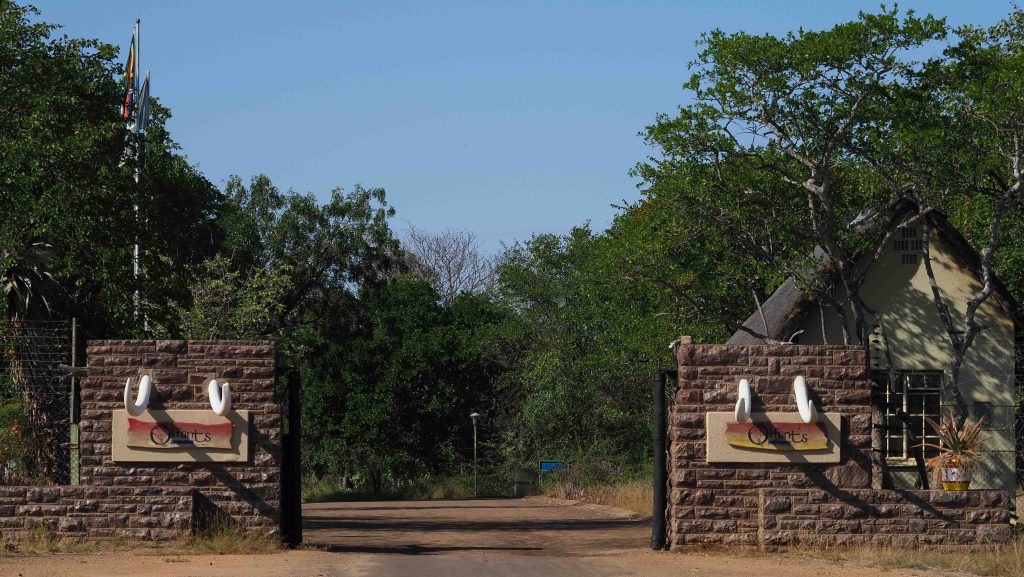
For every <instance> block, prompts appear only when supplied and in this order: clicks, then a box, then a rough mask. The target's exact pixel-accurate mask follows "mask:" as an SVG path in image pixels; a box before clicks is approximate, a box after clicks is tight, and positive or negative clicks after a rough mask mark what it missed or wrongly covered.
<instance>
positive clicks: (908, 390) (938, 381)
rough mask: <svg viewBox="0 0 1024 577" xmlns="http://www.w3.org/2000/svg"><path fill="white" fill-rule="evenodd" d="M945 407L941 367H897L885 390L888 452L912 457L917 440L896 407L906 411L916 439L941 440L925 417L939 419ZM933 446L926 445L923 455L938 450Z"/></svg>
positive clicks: (890, 454)
mask: <svg viewBox="0 0 1024 577" xmlns="http://www.w3.org/2000/svg"><path fill="white" fill-rule="evenodd" d="M941 407H942V371H897V372H896V373H895V380H894V381H893V383H892V386H891V387H890V390H888V391H887V392H886V407H885V425H886V431H885V453H886V454H885V456H886V457H888V458H890V459H911V458H913V455H914V453H913V447H914V444H915V441H914V440H912V438H911V435H910V434H908V427H907V426H905V425H904V423H903V421H901V420H900V419H899V418H898V417H897V416H896V409H897V408H900V409H902V410H903V412H905V413H906V414H907V416H908V418H909V421H910V427H909V432H910V433H913V437H914V438H916V442H917V443H929V444H932V445H938V444H939V438H938V437H937V436H936V435H935V431H934V430H933V429H932V427H931V426H929V425H928V423H927V422H926V421H925V418H926V417H927V418H930V419H932V420H933V421H938V420H939V417H940V411H941ZM938 452H939V451H938V449H936V448H934V447H924V452H923V454H924V457H925V458H926V459H927V458H928V457H932V456H934V455H937V454H938Z"/></svg>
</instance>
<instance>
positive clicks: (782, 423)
mask: <svg viewBox="0 0 1024 577" xmlns="http://www.w3.org/2000/svg"><path fill="white" fill-rule="evenodd" d="M841 422H842V421H841V419H840V416H839V415H837V414H818V415H816V420H815V421H814V422H811V423H804V422H803V420H802V419H801V418H800V413H795V412H794V413H783V412H778V413H751V414H750V420H749V421H746V422H743V423H739V422H737V421H736V415H735V414H734V413H731V412H730V413H726V412H709V413H707V414H706V415H705V426H706V427H707V428H706V432H707V462H708V463H793V464H799V463H838V462H839V448H840V445H841V444H842V441H841V437H840V435H841V430H842V429H841Z"/></svg>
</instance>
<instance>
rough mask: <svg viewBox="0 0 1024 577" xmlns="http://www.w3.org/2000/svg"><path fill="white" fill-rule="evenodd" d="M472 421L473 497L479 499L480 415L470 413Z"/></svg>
mask: <svg viewBox="0 0 1024 577" xmlns="http://www.w3.org/2000/svg"><path fill="white" fill-rule="evenodd" d="M469 418H470V419H473V496H474V497H479V496H480V494H479V493H478V492H477V484H476V481H477V466H476V427H477V425H478V424H480V413H470V415H469Z"/></svg>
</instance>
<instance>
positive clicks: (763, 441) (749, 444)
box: [725, 423, 828, 451]
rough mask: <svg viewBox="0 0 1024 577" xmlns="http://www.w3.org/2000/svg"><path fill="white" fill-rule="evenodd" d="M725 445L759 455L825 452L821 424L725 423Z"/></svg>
mask: <svg viewBox="0 0 1024 577" xmlns="http://www.w3.org/2000/svg"><path fill="white" fill-rule="evenodd" d="M725 442H727V443H729V444H730V445H732V446H733V447H743V448H746V449H757V450H759V451H816V450H820V449H827V448H828V433H826V432H825V425H824V424H822V423H726V425H725Z"/></svg>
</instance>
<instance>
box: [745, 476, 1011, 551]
mask: <svg viewBox="0 0 1024 577" xmlns="http://www.w3.org/2000/svg"><path fill="white" fill-rule="evenodd" d="M758 499H759V502H760V508H759V509H760V515H759V517H758V535H759V538H760V542H761V545H762V547H763V548H764V549H767V550H772V549H778V548H781V547H787V546H791V545H805V546H811V547H836V546H841V547H847V546H863V545H872V546H876V547H896V548H917V547H934V546H940V545H942V546H945V545H986V544H996V543H1006V542H1009V541H1010V539H1011V537H1012V532H1011V528H1010V510H1009V494H1008V493H1007V492H1006V491H902V490H897V491H877V490H870V489H867V490H865V489H856V490H852V491H843V492H839V493H837V492H835V491H823V490H816V489H809V490H808V489H803V490H791V489H761V491H760V494H759V496H758Z"/></svg>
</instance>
